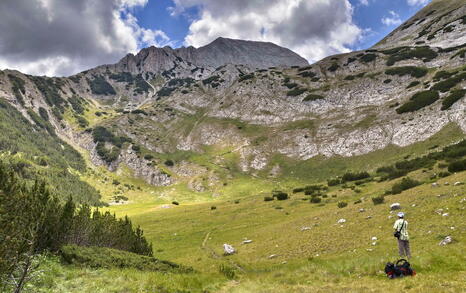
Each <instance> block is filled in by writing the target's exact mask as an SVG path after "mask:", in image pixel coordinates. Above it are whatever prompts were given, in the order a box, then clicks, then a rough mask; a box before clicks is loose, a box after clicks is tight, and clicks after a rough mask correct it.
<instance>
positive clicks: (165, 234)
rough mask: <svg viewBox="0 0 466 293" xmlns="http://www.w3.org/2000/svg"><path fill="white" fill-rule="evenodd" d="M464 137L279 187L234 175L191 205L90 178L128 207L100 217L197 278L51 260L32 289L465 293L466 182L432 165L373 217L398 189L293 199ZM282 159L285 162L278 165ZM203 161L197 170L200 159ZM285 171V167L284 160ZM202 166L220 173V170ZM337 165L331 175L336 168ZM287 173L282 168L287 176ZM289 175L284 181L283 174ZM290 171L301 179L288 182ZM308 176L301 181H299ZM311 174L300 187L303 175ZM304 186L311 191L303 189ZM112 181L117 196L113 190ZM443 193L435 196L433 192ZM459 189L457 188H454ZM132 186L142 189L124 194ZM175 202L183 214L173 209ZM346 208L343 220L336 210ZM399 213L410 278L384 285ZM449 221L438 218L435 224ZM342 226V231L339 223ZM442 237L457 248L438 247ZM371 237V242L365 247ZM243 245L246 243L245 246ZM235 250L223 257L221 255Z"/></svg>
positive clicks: (180, 192)
mask: <svg viewBox="0 0 466 293" xmlns="http://www.w3.org/2000/svg"><path fill="white" fill-rule="evenodd" d="M462 137H464V135H462V133H461V132H458V129H457V128H455V127H453V126H451V125H450V126H448V127H447V128H445V129H444V130H443V131H442V132H440V133H439V134H437V135H436V136H434V137H432V138H431V139H429V140H427V141H425V142H422V143H418V144H414V145H412V146H409V147H406V148H398V147H389V148H387V149H386V150H382V151H377V152H374V153H371V154H368V155H365V156H360V157H353V158H334V159H330V160H328V161H327V163H325V162H324V161H323V160H322V159H315V160H313V161H312V160H310V161H308V162H307V164H305V163H300V164H298V165H297V166H295V169H292V168H291V163H290V165H286V164H285V165H284V166H285V168H284V169H285V171H286V172H287V173H288V174H289V175H288V176H283V177H280V178H268V177H265V176H262V177H247V176H244V175H240V174H236V175H235V176H233V177H232V178H229V179H228V181H227V185H222V186H220V187H217V190H218V191H219V193H220V194H221V196H218V197H213V196H212V194H211V192H209V191H205V192H200V193H195V192H193V191H191V190H189V189H188V188H187V187H186V184H176V185H174V186H170V187H153V186H149V185H147V184H144V183H143V182H142V180H138V179H134V178H131V176H130V175H131V174H130V173H128V172H129V171H128V170H127V169H125V168H122V169H121V170H120V171H119V172H116V173H111V172H108V171H106V170H104V169H102V168H94V169H93V170H92V172H87V174H85V175H83V179H85V180H86V181H87V182H89V183H91V185H93V186H95V187H96V188H97V189H98V190H100V191H101V193H102V194H103V196H104V199H105V200H107V201H108V200H110V199H111V197H112V195H113V194H114V193H115V192H121V193H123V194H124V195H125V196H127V197H128V198H129V201H128V203H127V204H122V205H112V206H110V207H107V208H106V209H108V210H109V211H111V212H114V213H116V215H117V216H121V217H123V216H125V215H128V216H129V217H130V218H131V219H132V221H133V222H134V223H135V224H137V225H140V226H141V227H142V228H143V229H144V233H145V235H146V236H147V238H148V239H149V240H150V241H152V242H153V245H154V255H155V257H157V258H159V259H163V260H169V261H172V262H175V263H178V264H182V265H184V266H190V267H192V268H193V269H194V271H193V272H191V273H164V272H147V271H139V270H135V269H95V268H94V269H93V268H89V267H78V266H74V265H64V264H61V262H60V260H59V259H57V258H54V257H51V258H47V260H46V263H45V264H44V265H43V268H44V275H43V276H42V278H39V279H38V280H37V281H36V282H35V283H33V284H31V287H30V290H32V291H34V292H343V291H346V292H386V291H387V290H398V291H402V292H464V290H465V288H466V286H465V284H466V283H465V280H466V255H465V254H464V250H465V248H466V245H465V241H466V237H465V235H466V234H465V232H466V221H465V220H464V216H465V208H466V200H465V199H464V198H466V185H465V184H464V183H465V182H466V172H460V173H454V174H451V175H449V176H446V177H443V178H440V179H439V178H435V179H431V178H432V176H433V175H434V174H437V173H439V172H441V171H444V169H443V168H444V167H442V166H439V164H436V165H435V166H434V167H433V168H428V169H420V170H417V171H414V172H411V173H410V174H409V175H408V176H409V177H410V178H414V179H417V180H419V181H421V182H423V184H422V185H419V186H417V187H415V188H412V189H408V190H405V191H403V192H402V193H400V194H396V195H387V196H385V202H384V203H382V204H379V205H374V204H373V202H372V200H371V198H372V197H374V196H379V195H382V194H384V193H385V191H386V190H389V189H390V188H391V187H392V185H393V184H395V183H397V182H399V181H400V180H401V178H398V179H394V180H391V181H382V182H377V181H369V182H365V183H362V184H360V185H357V186H355V184H354V182H353V183H351V182H349V183H347V184H346V185H341V184H340V185H337V186H332V187H329V190H328V191H326V192H325V193H326V197H323V198H322V202H321V203H317V204H314V203H310V198H311V197H310V196H306V195H305V194H304V193H302V192H298V193H293V192H292V190H293V188H296V187H304V186H305V185H309V184H314V183H322V184H325V183H326V181H324V180H323V179H322V178H323V177H324V176H325V178H331V177H334V176H335V175H342V173H344V172H345V170H368V171H370V172H371V173H374V171H375V169H376V168H377V167H380V166H382V165H386V164H391V163H393V162H396V161H398V160H400V159H403V158H406V157H411V158H414V157H417V156H420V155H422V154H425V153H426V152H427V150H429V149H435V148H438V147H441V146H443V145H447V144H450V143H453V142H456V141H458V140H459V139H460V138H462ZM278 159H280V158H278ZM197 160H198V161H199V160H202V158H197ZM281 160H283V159H281ZM205 164H206V166H210V167H211V168H215V166H211V165H208V164H209V163H208V161H207V160H205ZM333 165H335V166H336V167H335V168H333V167H331V166H333ZM287 166H289V167H287ZM288 168H289V169H288ZM291 171H294V172H295V173H296V174H300V176H294V175H292V174H291ZM306 172H307V173H306ZM306 174H307V175H306ZM306 176H307V179H306V178H305V177H306ZM113 180H118V181H120V182H121V183H120V184H119V185H114V184H112V182H113ZM433 182H437V183H438V186H437V187H433V186H432V183H433ZM456 182H461V183H462V184H456V185H455V183H456ZM125 184H126V185H134V186H137V187H138V188H134V189H127V188H125V187H124V186H125ZM272 190H282V191H285V192H287V193H289V194H290V198H289V199H288V200H283V201H278V200H276V199H275V200H273V201H264V196H267V195H270V194H271V191H272ZM173 200H176V201H178V202H179V203H180V204H179V205H173V204H171V202H172V201H173ZM342 201H343V202H346V203H347V204H348V205H347V206H346V207H343V208H339V207H338V206H337V203H338V202H342ZM395 202H398V203H400V204H401V206H402V211H404V212H405V213H406V215H407V220H408V222H409V233H410V237H411V250H412V254H413V257H412V259H411V263H412V266H413V268H414V269H415V270H416V272H417V275H416V276H415V277H407V278H403V279H396V280H388V279H387V278H386V276H385V274H384V272H383V269H384V266H385V263H386V262H388V261H392V262H393V261H395V260H397V259H398V255H397V251H398V250H397V243H396V239H395V238H394V237H393V236H392V232H393V231H392V226H393V222H394V221H395V220H396V212H390V208H389V206H390V204H391V203H395ZM445 213H448V215H445V216H442V214H445ZM340 219H345V220H346V222H345V223H343V224H339V223H338V220H340ZM445 236H452V237H453V239H454V241H453V243H451V244H449V245H447V246H439V245H438V244H439V242H440V241H441V240H442V239H443V238H444V237H445ZM373 237H376V238H377V240H372V238H373ZM244 240H252V242H251V243H248V244H243V243H242V242H243V241H244ZM224 243H228V244H231V245H233V246H234V247H235V248H236V249H237V253H236V254H234V255H231V256H224V255H223V248H222V245H223V244H224Z"/></svg>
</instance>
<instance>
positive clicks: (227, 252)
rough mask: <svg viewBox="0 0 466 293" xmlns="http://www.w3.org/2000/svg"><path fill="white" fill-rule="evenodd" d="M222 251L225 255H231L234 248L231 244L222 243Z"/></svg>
mask: <svg viewBox="0 0 466 293" xmlns="http://www.w3.org/2000/svg"><path fill="white" fill-rule="evenodd" d="M223 252H224V254H225V255H232V254H234V253H236V250H235V248H234V247H233V246H231V245H230V244H226V243H225V244H223Z"/></svg>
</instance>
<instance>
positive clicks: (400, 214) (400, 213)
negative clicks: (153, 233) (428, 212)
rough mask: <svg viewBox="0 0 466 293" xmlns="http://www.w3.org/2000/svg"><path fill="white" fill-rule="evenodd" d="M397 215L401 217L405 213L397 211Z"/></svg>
mask: <svg viewBox="0 0 466 293" xmlns="http://www.w3.org/2000/svg"><path fill="white" fill-rule="evenodd" d="M397 215H398V217H399V218H403V217H404V216H405V213H403V212H399V213H398V214H397Z"/></svg>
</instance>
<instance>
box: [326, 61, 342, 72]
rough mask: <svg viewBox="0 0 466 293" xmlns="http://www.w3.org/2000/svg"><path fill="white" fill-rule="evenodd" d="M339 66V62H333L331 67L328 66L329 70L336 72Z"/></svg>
mask: <svg viewBox="0 0 466 293" xmlns="http://www.w3.org/2000/svg"><path fill="white" fill-rule="evenodd" d="M338 68H340V65H338V64H337V63H333V64H332V65H330V67H329V68H327V70H328V71H330V72H335V71H337V69H338Z"/></svg>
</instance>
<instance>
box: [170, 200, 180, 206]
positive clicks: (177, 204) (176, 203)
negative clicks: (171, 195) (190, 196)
mask: <svg viewBox="0 0 466 293" xmlns="http://www.w3.org/2000/svg"><path fill="white" fill-rule="evenodd" d="M172 205H176V206H179V205H180V203H179V202H177V201H176V200H174V201H172Z"/></svg>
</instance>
